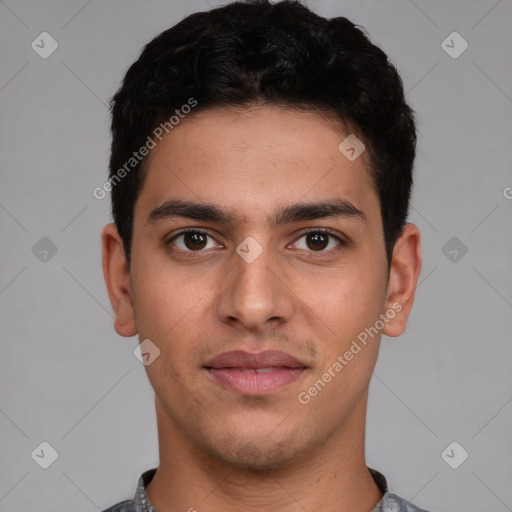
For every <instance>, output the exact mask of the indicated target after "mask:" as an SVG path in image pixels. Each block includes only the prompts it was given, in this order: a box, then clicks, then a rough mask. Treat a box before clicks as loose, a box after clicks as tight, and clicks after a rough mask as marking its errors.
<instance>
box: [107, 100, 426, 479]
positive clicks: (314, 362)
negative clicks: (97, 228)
mask: <svg viewBox="0 0 512 512" xmlns="http://www.w3.org/2000/svg"><path fill="white" fill-rule="evenodd" d="M347 135H348V133H343V131H342V130H341V126H337V125H336V124H334V123H333V122H330V121H328V120H326V119H325V118H324V117H321V116H319V115H317V114H314V113H297V112H292V111H289V110H285V109H281V108H277V107H261V108H253V109H250V110H245V111H236V110H226V109H210V110H207V111H205V112H204V113H201V114H200V115H196V116H194V117H189V118H187V119H185V120H184V121H183V122H182V123H181V124H180V125H179V126H178V127H176V128H175V129H174V130H173V131H172V132H170V133H169V134H168V135H166V136H165V137H164V138H163V140H162V141H161V142H160V143H159V144H158V145H157V146H156V147H155V148H154V149H153V150H152V151H151V153H150V156H149V158H148V160H147V165H146V169H147V175H146V179H145V182H144V184H143V187H142V190H141V192H140V195H139V197H138V199H137V202H136V205H135V216H134V219H135V220H134V226H133V242H132V254H131V267H130V272H129V274H126V277H127V279H126V280H125V284H126V287H125V288H124V295H125V296H126V297H128V298H126V297H125V298H123V297H122V296H123V293H122V292H119V294H118V295H119V296H120V297H121V298H120V301H121V302H122V304H121V305H120V303H119V301H117V299H116V298H115V297H114V299H113V295H115V292H112V287H114V288H115V285H110V287H109V292H110V295H111V300H112V299H113V300H112V303H113V305H114V309H115V310H116V313H117V320H116V322H117V323H116V327H117V329H118V332H120V333H122V334H127V333H131V334H133V333H134V332H138V334H139V338H140V340H141V341H142V340H146V339H149V340H151V343H152V344H154V345H155V346H156V347H158V349H159V350H160V355H159V356H158V357H157V358H156V359H155V360H154V361H153V362H152V363H151V364H149V365H148V366H146V370H147V373H148V377H149V379H150V382H151V384H152V386H153V388H154V390H155V394H156V400H157V414H158V421H159V428H160V427H162V426H163V427H162V428H163V430H165V432H166V433H167V434H166V435H168V436H169V437H170V438H172V439H174V440H178V439H179V440H180V443H181V444H182V445H183V444H184V445H188V446H190V448H191V449H192V448H194V449H199V450H200V451H201V452H203V453H205V454H208V455H209V456H211V457H213V458H215V459H217V460H222V461H224V462H226V463H229V464H232V465H235V466H238V467H245V468H249V469H269V468H273V467H278V466H282V465H283V464H286V463H288V462H290V461H292V460H299V459H300V458H301V457H304V458H307V457H308V454H311V453H312V452H314V451H315V450H316V451H318V450H319V448H320V447H321V446H325V445H326V440H330V441H329V442H331V443H336V442H337V440H338V439H341V438H342V437H343V433H344V432H345V434H346V432H347V431H348V430H350V429H353V430H354V429H359V430H361V429H362V425H364V412H365V407H366V398H367V389H368V385H369V381H370V377H371V374H372V371H373V368H374V365H375V362H376V358H377V353H378V348H379V340H380V331H382V330H384V332H386V330H388V331H389V333H390V334H391V335H395V334H396V333H397V332H398V331H401V330H402V329H403V322H404V321H403V318H402V320H400V317H403V316H404V314H405V313H406V312H407V310H408V301H409V298H407V297H405V296H403V288H404V286H402V285H403V280H402V281H400V276H399V273H398V272H397V273H394V270H393V268H394V267H392V269H391V274H390V275H389V279H388V263H387V261H386V253H385V246H384V239H383V228H382V219H381V215H380V206H379V198H378V195H377V193H376V191H375V189H374V186H373V184H372V181H371V178H370V175H369V172H368V169H367V163H368V161H367V155H366V153H364V152H363V153H362V154H361V156H359V157H358V158H357V159H355V160H353V161H351V160H349V159H348V158H347V157H346V156H345V155H344V154H343V153H342V152H340V150H339V149H338V146H339V145H340V143H341V142H342V141H343V140H344V139H345V137H346V136H347ZM110 229H114V230H115V228H112V227H111V228H110ZM112 233H113V232H112ZM114 238H115V235H112V237H111V242H112V240H113V239H114ZM104 240H105V234H104ZM117 242H118V243H119V247H118V250H117V252H116V251H113V250H110V253H109V250H108V249H106V252H107V253H109V254H110V256H109V255H108V254H107V256H105V255H104V264H105V261H106V264H107V266H109V262H110V268H111V269H112V268H121V267H122V265H117V267H116V265H115V264H114V263H112V262H113V261H115V260H116V258H117V261H121V260H122V258H123V256H122V250H121V249H120V247H121V244H120V241H119V240H117ZM114 243H115V242H113V243H111V246H112V245H113V244H114ZM409 252H410V246H409ZM114 253H115V254H117V255H118V256H115V255H113V254H114ZM413 270H414V271H413V272H412V273H411V275H412V274H414V275H416V278H417V272H419V269H418V268H416V269H413ZM416 271H417V272H416ZM120 272H122V271H121V270H119V271H117V270H116V271H111V272H110V274H111V277H110V282H112V281H113V280H114V281H115V278H113V277H112V274H116V273H117V274H119V273H120ZM108 274H109V271H106V275H108ZM107 279H109V278H107ZM120 280H122V279H118V281H120ZM398 283H402V285H399V284H398ZM388 284H389V285H390V286H388ZM121 288H122V287H121ZM400 290H401V291H400ZM400 293H402V295H400ZM118 298H119V297H118ZM405 303H407V304H405ZM397 304H398V306H397ZM116 305H117V307H116ZM404 305H405V308H404ZM391 310H393V314H391V313H390V311H391ZM400 311H401V312H400ZM383 316H385V318H384V319H383ZM379 320H380V321H379ZM372 329H373V330H372ZM376 330H378V331H379V332H378V333H377V334H375V331H376ZM369 332H371V333H372V335H371V336H370V335H369V334H368V333H369ZM362 333H366V340H365V342H363V339H364V338H365V335H364V334H362ZM354 342H355V345H354ZM151 346H153V345H151ZM356 346H357V347H358V348H359V350H358V349H357V348H356Z"/></svg>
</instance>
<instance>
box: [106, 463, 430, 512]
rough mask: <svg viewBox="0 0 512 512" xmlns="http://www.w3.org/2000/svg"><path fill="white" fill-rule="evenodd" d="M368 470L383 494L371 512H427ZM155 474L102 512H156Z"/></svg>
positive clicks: (142, 478)
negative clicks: (150, 492)
mask: <svg viewBox="0 0 512 512" xmlns="http://www.w3.org/2000/svg"><path fill="white" fill-rule="evenodd" d="M369 470H370V473H371V475H372V477H373V479H374V480H375V483H376V484H377V486H378V487H379V489H380V491H381V492H382V493H383V494H384V496H383V497H382V499H381V500H380V501H379V503H377V505H376V506H375V508H374V509H373V510H372V511H371V512H428V511H426V510H423V509H422V508H418V507H416V506H415V505H413V504H412V503H409V502H408V501H406V500H404V499H403V498H400V497H399V496H397V495H396V494H392V493H390V492H389V491H388V484H387V482H386V478H385V477H384V475H383V474H381V473H379V472H378V471H375V470H374V469H371V468H369ZM155 473H156V468H154V469H150V470H148V471H146V472H144V473H142V475H141V476H140V478H139V483H138V484H137V490H136V491H135V496H134V497H133V499H131V500H126V501H122V502H121V503H118V504H117V505H114V506H113V507H110V508H108V509H107V510H104V511H103V512H157V510H156V509H155V508H154V507H153V506H152V505H151V503H150V502H149V500H148V497H147V495H146V487H147V486H148V485H149V482H151V480H152V478H153V476H154V475H155Z"/></svg>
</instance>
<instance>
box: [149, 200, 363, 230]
mask: <svg viewBox="0 0 512 512" xmlns="http://www.w3.org/2000/svg"><path fill="white" fill-rule="evenodd" d="M176 217H182V218H187V219H193V220H199V221H204V222H206V221H209V222H215V223H218V224H224V225H233V224H234V223H235V219H236V216H235V215H234V214H233V213H232V212H231V211H229V210H227V209H225V208H222V207H219V206H217V205H214V204H210V203H197V202H193V201H183V200H179V199H172V200H169V201H166V202H165V203H163V204H162V205H160V206H158V207H156V208H155V209H154V210H153V211H152V212H151V213H150V214H149V216H148V220H147V222H146V224H155V223H156V222H158V221H161V220H171V219H173V218H176ZM323 218H345V219H354V220H358V221H361V222H364V223H367V222H368V219H367V218H366V215H365V214H364V213H363V212H362V211H361V210H359V209H358V208H356V207H355V206H354V205H353V204H352V203H350V202H348V201H346V200H343V199H334V200H331V201H321V202H314V203H297V204H293V205H290V206H283V207H281V208H279V209H278V210H276V211H275V212H274V213H273V214H271V215H270V216H269V217H268V218H267V221H268V224H269V225H270V226H271V227H273V228H275V227H277V226H280V225H283V224H290V223H293V222H300V221H305V220H315V219H323Z"/></svg>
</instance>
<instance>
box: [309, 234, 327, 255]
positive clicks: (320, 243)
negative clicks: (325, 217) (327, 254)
mask: <svg viewBox="0 0 512 512" xmlns="http://www.w3.org/2000/svg"><path fill="white" fill-rule="evenodd" d="M306 244H307V246H308V247H309V248H310V249H311V250H313V251H322V250H323V249H325V248H326V247H327V246H328V245H329V235H326V234H325V233H318V232H317V233H314V232H313V233H308V234H307V235H306Z"/></svg>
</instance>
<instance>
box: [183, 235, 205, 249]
mask: <svg viewBox="0 0 512 512" xmlns="http://www.w3.org/2000/svg"><path fill="white" fill-rule="evenodd" d="M207 241H208V240H207V237H206V235H205V234H204V233H199V232H197V231H193V232H191V233H184V234H183V242H184V244H185V246H186V247H187V249H190V250H191V251H194V250H201V249H204V248H205V246H206V244H207Z"/></svg>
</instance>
